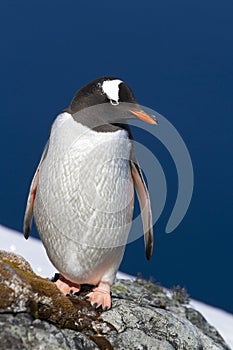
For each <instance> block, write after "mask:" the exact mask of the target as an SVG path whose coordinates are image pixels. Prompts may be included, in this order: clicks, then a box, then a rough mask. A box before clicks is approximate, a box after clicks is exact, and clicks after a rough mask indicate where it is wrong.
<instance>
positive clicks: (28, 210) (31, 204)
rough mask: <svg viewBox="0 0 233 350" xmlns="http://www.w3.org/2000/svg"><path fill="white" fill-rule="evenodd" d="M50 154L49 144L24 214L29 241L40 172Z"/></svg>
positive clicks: (32, 183)
mask: <svg viewBox="0 0 233 350" xmlns="http://www.w3.org/2000/svg"><path fill="white" fill-rule="evenodd" d="M47 152H48V142H47V144H46V146H45V149H44V151H43V154H42V156H41V159H40V162H39V165H38V167H37V169H36V172H35V174H34V176H33V179H32V182H31V186H30V190H29V194H28V199H27V205H26V210H25V214H24V221H23V232H24V237H25V238H26V239H28V237H29V236H30V231H31V226H32V218H33V207H34V202H35V198H36V190H37V185H38V181H39V175H40V170H41V165H42V163H43V161H44V159H45V157H46V154H47Z"/></svg>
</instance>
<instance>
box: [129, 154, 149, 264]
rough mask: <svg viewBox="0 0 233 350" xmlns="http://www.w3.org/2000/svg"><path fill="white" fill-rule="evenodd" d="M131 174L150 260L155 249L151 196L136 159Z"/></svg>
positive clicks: (147, 255)
mask: <svg viewBox="0 0 233 350" xmlns="http://www.w3.org/2000/svg"><path fill="white" fill-rule="evenodd" d="M131 172H132V177H133V181H134V185H135V188H136V191H137V195H138V199H139V204H140V208H141V215H142V223H143V230H144V241H145V249H146V257H147V259H148V260H149V259H150V258H151V257H152V254H153V248H154V235H153V224H152V212H151V204H150V196H149V192H148V189H147V187H146V183H145V180H144V178H143V175H142V172H141V169H140V166H139V164H138V162H137V160H136V159H135V160H133V161H131Z"/></svg>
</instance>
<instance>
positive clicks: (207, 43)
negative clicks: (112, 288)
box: [0, 0, 233, 312]
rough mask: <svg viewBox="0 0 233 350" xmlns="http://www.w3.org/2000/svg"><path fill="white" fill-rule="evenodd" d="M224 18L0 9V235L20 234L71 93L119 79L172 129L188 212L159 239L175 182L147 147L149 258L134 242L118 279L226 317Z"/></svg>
mask: <svg viewBox="0 0 233 350" xmlns="http://www.w3.org/2000/svg"><path fill="white" fill-rule="evenodd" d="M232 13H233V2H232V1H231V0H229V1H228V0H223V1H222V2H221V3H220V2H219V1H213V0H212V1H210V0H206V1H200V0H195V1H194V0H190V1H185V0H182V1H181V0H177V1H174V0H158V1H152V0H150V1H149V0H144V1H142V2H135V1H131V0H129V1H122V0H119V1H117V2H110V1H101V2H93V4H92V3H90V2H84V1H76V0H73V1H71V0H67V1H60V0H56V1H54V0H50V1H42V0H41V1H29V0H24V1H15V0H3V1H1V3H0V38H1V40H0V43H1V51H0V57H1V61H0V77H1V79H0V94H1V111H0V113H1V129H0V132H1V137H0V142H1V146H0V149H1V164H2V169H1V182H0V188H1V192H0V193H1V206H0V223H1V224H3V225H6V226H9V227H12V228H15V229H17V230H22V221H23V214H24V207H25V201H26V196H27V191H28V186H29V183H30V180H31V177H32V174H33V171H34V169H35V167H36V164H37V162H38V160H39V157H40V154H41V151H42V149H43V146H44V144H45V142H46V139H47V135H48V133H49V129H50V125H51V123H52V121H53V119H54V117H55V116H56V114H57V113H58V112H59V111H60V110H61V109H63V108H64V107H66V106H67V105H68V104H69V102H70V99H71V98H72V97H73V94H74V92H75V91H76V90H77V89H79V88H80V87H81V86H83V85H84V84H86V83H87V82H89V81H91V80H93V79H95V78H96V77H99V76H103V75H113V76H117V77H120V78H122V79H123V80H124V81H126V82H128V83H129V85H130V86H131V87H132V89H133V90H134V92H135V95H136V97H137V99H138V101H139V102H140V103H141V104H143V105H145V106H149V107H151V108H153V109H155V110H156V111H158V112H159V113H161V114H162V115H164V116H165V117H167V118H168V119H169V120H170V121H171V122H172V124H173V125H174V126H175V127H176V129H177V130H178V131H179V133H180V134H181V136H182V137H183V139H184V141H185V143H186V145H187V147H188V149H189V152H190V155H191V158H192V162H193V167H194V175H195V188H194V194H193V199H192V203H191V206H190V208H189V211H188V213H187V215H186V217H185V218H184V220H183V222H182V223H181V224H180V226H179V227H178V228H177V229H176V230H175V231H174V232H173V233H172V234H169V235H166V234H165V233H164V230H165V226H166V223H167V221H168V218H169V215H170V212H171V210H172V206H173V205H174V200H175V194H176V190H177V178H176V173H175V168H174V164H173V163H172V161H171V159H170V157H169V155H168V153H167V152H166V150H165V149H164V147H163V146H162V145H161V144H159V142H158V143H156V144H155V145H154V147H153V151H154V153H155V154H156V156H157V158H158V159H159V161H160V162H161V164H162V165H163V169H164V172H165V174H166V176H167V181H168V201H167V204H166V207H165V209H164V212H163V214H162V216H161V217H160V219H159V221H158V223H157V225H156V227H155V242H156V248H155V254H154V256H153V259H152V260H151V261H150V262H147V261H146V259H145V257H144V256H145V254H144V247H143V240H139V241H137V242H135V243H133V244H130V245H129V246H128V247H127V250H126V255H125V257H124V260H123V263H122V266H121V269H122V270H123V271H125V272H128V273H131V274H136V273H137V272H142V275H143V276H144V277H150V276H154V278H155V280H156V281H159V282H161V283H162V284H163V285H165V286H168V287H171V286H173V285H177V284H179V285H181V286H185V287H186V288H187V289H188V292H189V293H190V294H191V296H192V297H193V298H196V299H200V300H203V301H205V302H208V303H210V304H213V305H217V306H219V307H222V308H224V309H226V310H228V311H230V312H233V298H232V295H233V280H232V267H233V253H232V251H233V225H232V202H233V201H232V175H233V174H232V173H233V164H232V135H233V118H232V112H233V98H232V90H233V89H232V84H233V64H232V62H233V22H232ZM136 138H137V139H138V141H139V142H145V144H146V143H147V142H148V139H147V137H146V136H145V135H140V133H137V132H136ZM155 181H156V179H155ZM34 234H35V231H34Z"/></svg>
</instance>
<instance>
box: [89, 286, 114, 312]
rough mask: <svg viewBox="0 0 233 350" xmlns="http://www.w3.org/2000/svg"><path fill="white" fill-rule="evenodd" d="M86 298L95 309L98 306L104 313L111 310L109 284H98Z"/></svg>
mask: <svg viewBox="0 0 233 350" xmlns="http://www.w3.org/2000/svg"><path fill="white" fill-rule="evenodd" d="M86 297H87V298H88V300H89V301H90V303H91V305H92V306H93V307H94V308H96V309H97V308H98V307H100V306H102V309H103V310H104V311H106V310H108V309H110V308H111V296H110V284H109V283H107V282H100V283H99V285H98V287H95V288H94V289H93V290H92V292H90V293H89V294H87V295H86Z"/></svg>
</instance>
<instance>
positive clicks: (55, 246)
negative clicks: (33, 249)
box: [34, 113, 134, 283]
mask: <svg viewBox="0 0 233 350" xmlns="http://www.w3.org/2000/svg"><path fill="white" fill-rule="evenodd" d="M130 149H131V144H130V141H129V139H128V137H127V133H126V131H123V130H119V131H117V132H114V133H99V132H98V133H97V132H95V131H90V130H89V129H88V128H86V127H84V126H82V125H81V124H78V123H76V122H75V121H74V120H73V118H72V117H71V116H70V115H69V114H68V113H63V114H62V115H60V116H58V118H57V119H56V121H55V123H54V125H53V128H52V131H51V136H50V143H49V150H48V153H47V156H46V159H45V161H44V163H43V167H42V170H41V174H40V179H39V185H38V189H37V195H36V200H35V206H34V217H35V222H36V225H37V228H38V231H39V234H40V236H41V239H42V241H43V243H44V245H45V247H46V250H47V253H48V255H49V257H50V259H51V261H52V262H53V264H54V265H55V266H56V267H57V269H58V270H59V271H60V272H62V273H63V275H65V276H66V277H67V278H69V279H71V280H73V281H76V282H79V283H98V282H99V280H100V279H104V280H106V281H108V282H110V283H112V280H113V279H114V277H115V273H116V271H117V269H118V267H119V264H120V262H121V259H122V256H123V252H124V246H125V243H126V241H127V237H128V233H129V230H130V226H131V219H132V211H133V193H134V192H133V184H132V178H131V172H130V167H129V157H130Z"/></svg>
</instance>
